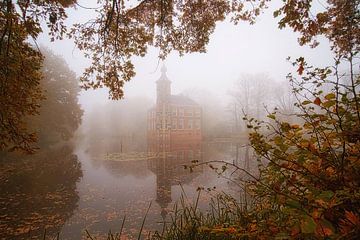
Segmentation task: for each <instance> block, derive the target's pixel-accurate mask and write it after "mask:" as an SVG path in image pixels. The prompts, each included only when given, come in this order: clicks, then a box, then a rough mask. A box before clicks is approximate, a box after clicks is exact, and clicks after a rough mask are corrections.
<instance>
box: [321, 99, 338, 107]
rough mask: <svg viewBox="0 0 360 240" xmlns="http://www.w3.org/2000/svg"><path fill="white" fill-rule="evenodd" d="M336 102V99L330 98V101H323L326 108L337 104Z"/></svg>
mask: <svg viewBox="0 0 360 240" xmlns="http://www.w3.org/2000/svg"><path fill="white" fill-rule="evenodd" d="M335 103H336V102H335V101H334V100H329V101H326V102H323V103H322V105H323V106H324V107H326V108H329V107H331V106H333V105H335Z"/></svg>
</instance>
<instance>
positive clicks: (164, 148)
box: [148, 134, 203, 219]
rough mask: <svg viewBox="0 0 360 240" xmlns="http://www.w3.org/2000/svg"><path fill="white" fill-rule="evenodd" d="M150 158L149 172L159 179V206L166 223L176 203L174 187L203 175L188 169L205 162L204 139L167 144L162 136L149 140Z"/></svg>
mask: <svg viewBox="0 0 360 240" xmlns="http://www.w3.org/2000/svg"><path fill="white" fill-rule="evenodd" d="M148 156H149V157H148V168H149V169H150V170H151V171H152V172H153V173H154V174H155V175H156V202H157V203H158V204H159V206H160V207H161V216H162V217H163V219H165V217H166V215H167V208H168V205H169V203H171V202H172V197H171V188H172V186H175V185H179V184H181V185H183V184H188V183H190V182H191V181H192V180H193V179H194V178H196V177H197V176H199V174H200V173H202V171H203V170H202V168H201V167H197V168H195V169H194V170H193V172H192V173H190V172H189V170H188V169H185V168H184V165H190V164H191V163H192V162H193V161H199V162H201V161H202V151H201V141H200V138H189V139H188V140H187V141H182V140H180V139H176V138H175V139H173V141H164V138H163V137H162V136H161V135H160V134H159V135H158V136H157V137H150V138H148Z"/></svg>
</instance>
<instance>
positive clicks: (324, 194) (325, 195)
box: [317, 191, 334, 201]
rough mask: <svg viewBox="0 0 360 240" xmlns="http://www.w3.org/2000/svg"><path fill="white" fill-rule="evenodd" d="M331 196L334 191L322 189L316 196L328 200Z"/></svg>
mask: <svg viewBox="0 0 360 240" xmlns="http://www.w3.org/2000/svg"><path fill="white" fill-rule="evenodd" d="M333 196H334V193H333V192H332V191H323V192H321V193H320V194H319V195H318V196H317V198H318V199H323V200H326V201H329V200H330V199H331V198H332V197H333Z"/></svg>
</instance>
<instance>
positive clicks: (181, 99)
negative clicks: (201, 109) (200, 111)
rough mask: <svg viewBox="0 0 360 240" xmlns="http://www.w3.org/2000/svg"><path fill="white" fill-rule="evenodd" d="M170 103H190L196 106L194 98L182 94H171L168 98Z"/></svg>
mask: <svg viewBox="0 0 360 240" xmlns="http://www.w3.org/2000/svg"><path fill="white" fill-rule="evenodd" d="M169 100H170V101H169V103H170V104H174V105H191V106H198V105H199V104H197V103H196V102H195V101H194V100H192V99H191V98H189V97H186V96H184V95H171V96H170V99H169Z"/></svg>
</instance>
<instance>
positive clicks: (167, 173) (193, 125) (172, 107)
mask: <svg viewBox="0 0 360 240" xmlns="http://www.w3.org/2000/svg"><path fill="white" fill-rule="evenodd" d="M156 85H157V99H156V105H155V106H154V107H153V108H151V109H150V110H149V112H148V120H147V125H148V130H147V143H148V154H149V161H148V167H149V169H150V170H151V171H153V172H154V173H155V175H156V202H157V203H158V204H159V206H160V207H161V209H162V211H161V215H162V217H163V218H164V219H165V216H166V214H167V211H166V208H167V206H168V204H169V203H170V202H171V201H172V199H171V187H172V186H174V185H178V184H179V183H182V184H184V183H187V182H189V181H191V179H192V178H195V177H196V176H197V175H198V173H199V171H200V172H201V171H202V168H197V169H196V170H195V172H197V174H191V175H189V170H186V169H184V167H183V165H189V164H190V163H191V162H192V161H194V160H196V161H199V162H201V159H202V152H201V138H202V135H201V121H202V118H201V115H202V112H201V107H200V106H199V105H198V104H197V103H195V102H194V101H193V100H191V99H190V98H188V97H185V96H182V95H171V81H170V80H169V79H168V77H167V76H166V67H165V66H163V67H162V69H161V77H160V79H159V80H157V81H156Z"/></svg>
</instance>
